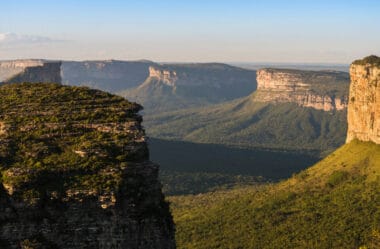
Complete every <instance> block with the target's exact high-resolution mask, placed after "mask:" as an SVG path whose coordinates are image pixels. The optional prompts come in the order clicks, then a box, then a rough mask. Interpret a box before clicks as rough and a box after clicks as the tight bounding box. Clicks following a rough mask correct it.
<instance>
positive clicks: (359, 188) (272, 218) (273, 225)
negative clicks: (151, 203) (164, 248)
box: [169, 141, 380, 249]
mask: <svg viewBox="0 0 380 249" xmlns="http://www.w3.org/2000/svg"><path fill="white" fill-rule="evenodd" d="M169 199H170V201H171V202H172V204H171V207H172V211H173V215H174V219H175V223H176V229H177V235H176V240H177V244H178V248H180V249H181V248H187V249H189V248H197V249H202V248H205V249H206V248H207V249H212V248H257V249H259V248H260V249H264V248H271V249H272V248H273V249H277V248H283V249H286V248H289V249H295V248H300V249H301V248H318V249H330V248H342V249H343V248H345V249H346V248H352V249H357V248H368V249H376V248H380V208H379V207H380V145H375V144H373V143H365V142H359V141H353V142H351V143H350V144H346V145H344V146H342V147H341V148H339V149H338V150H336V151H335V152H334V153H332V154H331V155H330V156H328V157H327V158H326V159H324V160H323V161H321V162H319V163H318V164H316V165H315V166H314V167H311V168H309V169H307V170H305V171H303V172H301V173H299V174H297V175H295V176H294V177H292V178H291V179H289V180H287V181H284V182H282V183H279V184H275V185H269V186H260V187H247V188H243V189H237V190H232V191H220V192H215V193H210V194H202V195H197V196H180V197H170V198H169Z"/></svg>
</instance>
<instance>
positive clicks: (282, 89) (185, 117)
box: [145, 69, 349, 153]
mask: <svg viewBox="0 0 380 249" xmlns="http://www.w3.org/2000/svg"><path fill="white" fill-rule="evenodd" d="M274 71H275V73H274V75H273V73H268V72H272V70H269V69H265V70H259V71H258V76H257V82H258V89H257V91H256V92H254V93H253V94H251V95H250V96H248V97H244V98H241V99H237V100H234V101H230V102H225V103H222V104H218V105H213V106H209V107H202V108H193V109H186V110H181V111H176V112H167V113H163V114H160V113H159V114H152V115H147V116H146V118H145V126H146V127H147V130H148V132H149V135H150V136H152V137H158V138H162V139H171V140H185V141H191V142H198V143H214V144H225V145H233V146H239V147H251V148H252V147H260V148H271V149H281V150H314V151H316V153H320V152H326V151H331V150H332V149H335V148H337V147H338V146H340V145H342V144H343V143H344V139H345V134H346V108H345V104H343V103H345V102H346V99H347V98H348V97H347V96H348V87H349V85H348V81H347V80H346V74H345V73H336V72H332V73H326V72H309V71H305V72H304V71H298V70H284V69H281V70H280V71H279V70H278V69H276V70H274ZM284 72H286V74H285V76H284ZM341 74H343V75H341ZM280 75H282V78H281V79H280V78H279V77H280ZM300 75H303V76H302V77H301V76H300ZM305 75H306V76H305ZM326 75H327V76H326ZM315 77H317V79H315ZM318 77H319V78H318ZM301 80H302V82H301V83H300V81H301ZM323 80H325V81H323ZM297 84H298V86H299V87H297V86H296V85H297ZM318 94H319V95H318ZM299 96H301V97H302V98H301V100H300V98H299ZM313 96H321V98H313ZM331 98H333V99H339V100H340V99H341V100H342V101H341V102H339V101H338V100H337V101H334V103H332V102H331ZM303 100H307V101H306V102H304V101H303ZM319 100H322V102H320V101H319ZM327 100H329V101H327ZM300 101H301V102H300ZM323 101H324V102H323ZM337 102H339V103H340V105H338V104H337Z"/></svg>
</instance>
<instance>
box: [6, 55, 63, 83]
mask: <svg viewBox="0 0 380 249" xmlns="http://www.w3.org/2000/svg"><path fill="white" fill-rule="evenodd" d="M0 82H5V83H21V82H33V83H36V82H46V83H48V82H54V83H61V62H47V61H43V60H15V61H4V62H0Z"/></svg>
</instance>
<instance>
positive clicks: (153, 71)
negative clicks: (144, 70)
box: [149, 66, 178, 86]
mask: <svg viewBox="0 0 380 249" xmlns="http://www.w3.org/2000/svg"><path fill="white" fill-rule="evenodd" d="M149 77H152V78H156V79H157V80H159V81H161V82H163V83H164V84H166V85H168V86H175V84H176V82H177V80H178V77H177V72H175V71H173V70H170V69H161V68H157V67H154V66H150V67H149Z"/></svg>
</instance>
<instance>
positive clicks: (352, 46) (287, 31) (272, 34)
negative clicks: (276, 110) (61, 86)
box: [0, 0, 380, 63]
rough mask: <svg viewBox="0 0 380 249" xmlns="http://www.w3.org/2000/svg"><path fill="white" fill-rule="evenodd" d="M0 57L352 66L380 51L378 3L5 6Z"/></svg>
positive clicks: (4, 0) (258, 0) (0, 5)
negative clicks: (355, 62)
mask: <svg viewBox="0 0 380 249" xmlns="http://www.w3.org/2000/svg"><path fill="white" fill-rule="evenodd" d="M0 12H1V13H0V60H1V59H15V58H49V59H75V60H83V59H111V58H113V59H124V60H135V59H150V60H155V61H200V62H205V61H221V62H322V63H349V62H351V61H352V60H354V59H356V58H358V57H363V56H366V55H368V54H380V25H379V24H380V15H379V13H380V1H376V0H356V1H350V0H346V1H340V0H335V1H334V0H330V1H325V0H320V1H317V0H314V1H308V0H303V1H301V0H293V1H285V0H282V1H280V0H251V1H243V0H230V1H226V0H219V1H217V0H214V1H212V0H203V1H199V0H193V1H187V0H182V1H179V0H177V1H172V0H157V1H153V0H149V1H144V0H140V1H128V0H124V1H121V0H120V1H117V0H113V1H112V0H103V1H100V0H91V1H90V0H76V1H74V0H65V1H53V0H50V1H47V0H33V1H30V0H29V1H27V0H17V1H15V0H1V2H0Z"/></svg>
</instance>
